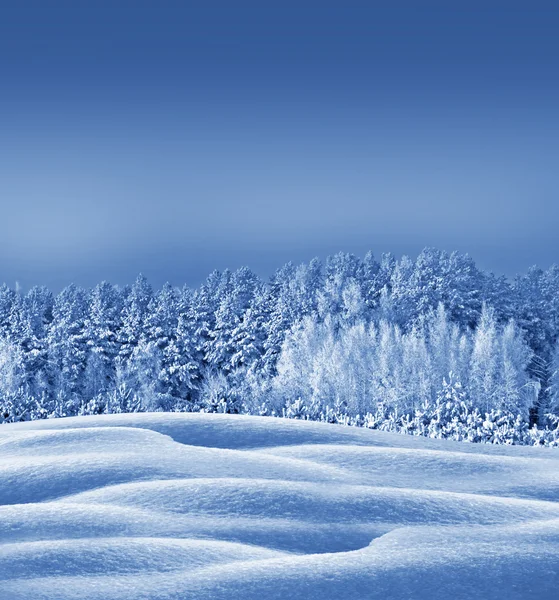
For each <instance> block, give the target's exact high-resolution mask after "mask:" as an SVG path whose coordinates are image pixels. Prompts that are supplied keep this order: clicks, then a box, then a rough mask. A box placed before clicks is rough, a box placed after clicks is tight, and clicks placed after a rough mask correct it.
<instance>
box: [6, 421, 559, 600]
mask: <svg viewBox="0 0 559 600" xmlns="http://www.w3.org/2000/svg"><path fill="white" fill-rule="evenodd" d="M558 500H559V456H557V453H556V452H554V451H553V450H550V449H546V448H526V447H514V446H513V447H494V446H486V445H468V444H460V443H452V442H449V441H446V440H429V439H424V438H413V437H408V436H400V435H395V434H389V433H385V432H380V431H370V430H366V429H354V428H347V427H342V426H336V425H328V424H324V423H313V422H306V421H289V420H279V419H273V418H266V417H249V416H240V415H239V416H237V415H217V414H184V413H169V414H165V413H142V414H121V415H103V416H98V417H76V418H69V419H56V420H47V421H33V422H27V423H16V424H10V425H6V426H3V427H2V428H1V429H0V589H1V593H0V597H1V598H2V600H23V599H25V600H30V599H33V600H35V599H40V600H43V599H44V600H70V599H92V600H117V599H119V600H124V599H126V600H132V599H138V598H143V599H150V600H151V599H153V600H162V599H166V600H170V599H175V600H183V599H186V598H188V599H190V598H195V599H201V600H204V599H208V600H209V599H212V600H213V599H223V600H225V599H228V600H229V599H231V598H233V599H234V598H242V599H243V600H250V599H258V600H262V599H268V598H271V599H276V598H277V599H280V598H296V599H297V598H300V599H303V598H304V599H307V598H320V599H321V600H328V599H337V600H338V599H346V598H347V599H365V598H367V599H369V598H373V599H374V598H379V599H380V598H395V599H396V598H398V599H399V598H402V599H403V598H406V599H408V598H412V599H418V600H422V599H427V598H429V599H433V598H435V599H438V598H441V599H442V598H445V599H446V598H448V597H449V596H451V595H452V596H453V597H454V598H464V599H465V598H473V597H482V598H496V599H499V598H503V599H505V598H507V599H509V598H513V599H521V598H522V599H523V600H524V599H526V598H536V597H553V596H554V594H555V593H556V590H557V589H558V588H557V586H558V584H559V502H558Z"/></svg>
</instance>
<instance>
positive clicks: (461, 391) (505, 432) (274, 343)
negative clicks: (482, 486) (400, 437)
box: [0, 248, 559, 444]
mask: <svg viewBox="0 0 559 600" xmlns="http://www.w3.org/2000/svg"><path fill="white" fill-rule="evenodd" d="M558 348H559V268H557V267H552V268H551V269H549V270H548V271H542V270H541V269H537V268H532V269H530V271H529V272H528V273H527V274H525V275H521V276H518V277H516V278H515V279H514V280H513V281H508V280H506V279H505V278H499V277H496V276H494V275H493V274H490V273H485V272H483V271H481V270H479V269H478V268H477V267H476V265H475V263H474V261H473V260H472V259H471V258H470V257H469V256H467V255H461V254H458V253H456V252H455V253H452V254H447V253H445V252H442V251H439V250H435V249H432V248H427V249H425V250H424V251H423V252H422V253H421V254H420V255H419V256H418V257H417V259H416V260H415V261H414V260H412V259H410V258H409V257H403V258H401V259H400V260H396V259H395V258H394V257H393V256H392V255H390V254H387V255H383V256H382V258H381V260H380V261H377V260H376V259H375V258H374V256H373V255H372V253H368V254H367V255H366V256H365V258H364V259H363V260H361V259H359V258H358V257H356V256H353V255H351V254H345V253H339V254H336V255H334V256H331V257H329V258H328V259H327V260H326V262H325V265H324V267H323V265H322V264H321V263H320V261H318V260H317V259H314V260H312V261H311V262H310V263H308V264H303V265H300V266H298V267H295V266H294V265H292V264H290V263H288V264H287V265H285V266H284V267H282V268H281V269H279V270H278V271H277V272H276V274H275V275H274V276H273V277H272V279H271V280H270V282H268V283H265V282H263V281H261V280H260V279H259V278H258V277H257V276H256V275H255V274H254V273H253V272H251V271H250V270H249V269H247V268H241V269H239V270H237V271H235V272H229V271H225V272H223V273H219V272H217V271H216V272H214V273H212V274H211V275H210V276H209V277H208V279H207V280H206V282H205V283H204V284H203V285H201V286H200V288H198V289H194V290H190V289H187V288H184V289H182V290H179V289H175V288H174V287H172V286H171V285H169V284H166V285H165V286H163V288H162V289H161V290H159V291H157V292H155V293H154V291H153V290H152V288H151V286H150V285H149V283H148V281H147V280H146V279H145V278H144V277H142V276H139V277H138V279H137V280H136V282H135V283H134V284H133V285H132V286H131V287H130V288H124V289H120V288H118V287H115V286H113V285H111V284H109V283H106V282H103V283H101V284H99V285H97V286H96V287H95V288H94V289H92V290H85V289H82V288H79V287H77V286H75V285H70V286H68V287H67V288H65V289H64V290H63V291H62V292H60V293H59V294H58V295H57V296H56V297H53V296H52V294H51V293H50V292H49V290H47V289H45V288H39V287H36V288H33V289H31V290H30V291H29V292H28V293H27V294H25V295H22V293H21V291H20V290H11V289H10V288H9V287H7V286H6V285H3V286H1V287H0V420H1V421H16V420H26V419H36V418H46V417H59V416H68V415H76V414H88V413H100V412H126V411H138V410H181V411H198V410H203V411H225V412H249V413H254V414H267V415H277V416H286V417H291V418H304V419H319V420H326V421H330V422H344V423H348V424H353V425H362V426H367V427H375V428H381V429H386V430H391V431H402V432H407V433H414V434H418V435H428V436H431V437H450V438H453V439H463V440H469V441H485V442H495V443H539V444H542V443H549V444H555V441H556V437H557V423H558V422H559V349H558Z"/></svg>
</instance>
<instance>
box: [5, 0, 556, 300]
mask: <svg viewBox="0 0 559 600" xmlns="http://www.w3.org/2000/svg"><path fill="white" fill-rule="evenodd" d="M5 4H7V3H4V5H3V6H2V7H1V9H0V132H1V133H0V141H1V143H0V202H1V209H2V213H1V214H2V219H1V224H2V235H1V236H0V279H2V280H5V281H7V282H8V283H12V284H13V283H14V282H15V281H16V280H18V281H20V282H21V283H22V284H23V286H24V287H28V286H30V285H33V284H46V285H49V286H51V287H53V288H54V289H60V287H62V286H63V285H65V284H67V283H69V282H71V281H75V282H78V283H80V284H83V285H94V284H95V283H96V282H98V281H100V280H102V279H108V280H110V281H113V282H115V283H119V284H125V283H129V282H131V281H133V279H134V278H135V276H136V274H137V273H138V272H140V271H141V272H143V273H144V274H146V275H147V276H148V277H149V278H150V280H151V281H152V282H153V283H154V284H155V285H160V284H162V283H163V282H164V281H166V280H169V281H171V282H172V283H174V284H182V283H184V282H186V283H189V284H197V283H199V282H200V281H201V280H202V279H203V278H204V277H205V276H206V275H207V274H208V273H209V272H210V271H211V270H213V269H214V268H217V269H224V268H225V267H229V268H236V267H238V266H240V265H242V264H247V265H249V266H251V267H252V268H253V269H254V270H256V271H257V272H258V273H260V274H261V275H264V276H266V275H269V274H271V273H272V272H273V271H274V269H275V268H276V267H278V266H280V265H281V264H283V263H284V262H286V261H288V260H293V261H295V262H298V261H303V260H309V259H310V258H312V257H313V256H315V255H318V256H321V257H324V256H325V255H326V254H328V253H331V252H335V251H338V250H344V251H350V252H355V253H357V254H364V253H365V252H366V251H367V250H368V249H372V250H373V251H374V252H375V253H376V254H380V253H381V252H384V251H391V252H393V253H395V254H397V255H401V254H403V253H409V254H412V255H414V254H416V253H417V252H418V251H420V250H421V248H422V247H424V246H426V245H429V246H438V247H441V248H445V249H448V250H452V249H458V250H461V251H467V252H470V254H472V255H473V256H474V258H476V260H477V261H478V263H479V264H480V265H482V266H483V267H485V268H488V269H492V270H495V271H497V272H502V273H506V274H513V273H515V272H517V271H522V270H525V269H526V268H527V267H528V266H529V265H531V264H533V263H539V264H540V265H541V266H544V267H546V266H549V265H550V264H551V263H553V262H556V261H558V256H559V237H558V236H557V234H556V229H557V225H558V224H559V194H558V192H559V181H558V172H559V168H558V166H559V110H558V108H557V107H558V106H559V77H557V73H558V71H559V37H558V36H557V31H558V30H559V7H556V6H554V5H553V3H543V2H540V3H538V2H530V3H528V2H524V3H515V2H499V1H495V2H483V3H477V2H468V3H461V2H429V1H426V2H421V3H419V2H413V3H412V2H399V1H394V2H371V1H369V2H328V1H323V2H303V1H302V2H297V3H293V2H282V3H268V2H242V1H240V2H212V1H207V2H196V3H194V2H165V1H158V2H155V1H153V2H147V1H141V0H137V1H135V2H128V1H126V0H119V1H118V2H107V1H104V0H98V1H96V2H81V1H75V0H72V1H68V2H60V1H56V0H53V1H52V2H49V3H46V2H29V1H26V0H22V1H21V2H18V3H11V4H12V5H13V6H5Z"/></svg>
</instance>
